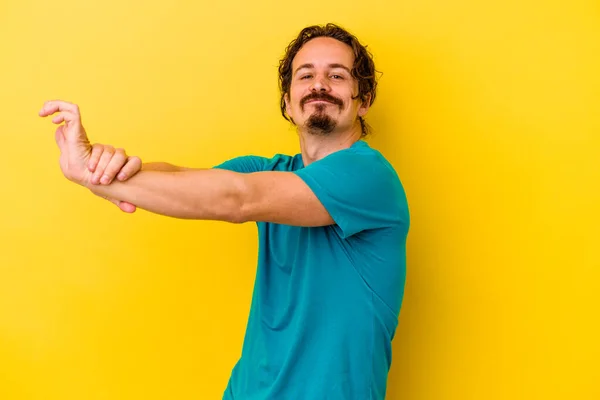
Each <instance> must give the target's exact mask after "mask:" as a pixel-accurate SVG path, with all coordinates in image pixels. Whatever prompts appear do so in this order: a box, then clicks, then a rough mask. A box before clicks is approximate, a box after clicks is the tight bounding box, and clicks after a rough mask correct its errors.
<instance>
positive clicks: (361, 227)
mask: <svg viewBox="0 0 600 400" xmlns="http://www.w3.org/2000/svg"><path fill="white" fill-rule="evenodd" d="M295 173H296V174H297V175H298V176H299V177H300V178H301V179H302V180H303V181H304V182H305V183H306V184H307V185H308V186H309V187H310V188H311V190H312V191H313V193H314V194H315V195H316V196H317V198H318V199H319V201H320V202H321V204H323V206H324V207H325V208H326V209H327V211H328V212H329V214H330V215H331V217H332V218H333V220H334V222H335V223H336V225H338V226H339V228H340V229H341V231H342V237H344V238H347V237H350V236H352V235H354V234H356V233H359V232H361V231H365V230H369V229H378V228H385V227H393V226H397V227H401V226H402V225H406V229H408V205H407V201H406V196H405V193H404V189H403V187H402V184H401V182H400V180H399V179H398V176H397V174H396V172H395V171H394V169H393V168H392V166H391V165H390V164H389V163H387V161H386V160H385V159H383V158H381V157H380V156H378V155H376V154H375V153H356V152H353V151H352V150H341V151H338V152H335V153H333V154H330V155H329V156H327V157H325V158H323V159H321V160H318V161H315V162H313V163H311V164H309V165H308V166H307V167H305V168H302V169H299V170H297V171H295Z"/></svg>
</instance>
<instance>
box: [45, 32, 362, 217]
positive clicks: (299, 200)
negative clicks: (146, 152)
mask: <svg viewBox="0 0 600 400" xmlns="http://www.w3.org/2000/svg"><path fill="white" fill-rule="evenodd" d="M353 61H354V55H353V52H352V49H351V48H350V47H349V46H347V45H346V44H344V43H341V42H339V41H337V40H335V39H331V38H316V39H313V40H311V41H309V42H308V43H306V44H305V45H304V46H303V47H302V49H301V50H300V51H299V52H298V54H297V55H296V57H295V58H294V61H293V65H292V68H293V74H294V75H293V79H292V83H291V87H290V93H288V94H287V95H286V97H285V101H286V108H287V113H288V115H290V116H291V117H292V119H293V120H294V121H295V123H296V125H297V129H298V135H299V139H300V148H301V153H302V158H303V161H304V164H305V165H308V164H310V163H311V162H314V161H316V160H319V159H321V158H323V157H325V156H327V155H328V154H331V153H333V152H335V151H338V150H342V149H344V148H348V147H350V146H351V145H352V144H353V143H354V142H356V141H357V140H359V139H360V137H361V127H360V123H359V121H358V117H359V116H361V117H364V116H365V115H366V113H367V111H368V108H369V106H368V104H369V101H368V100H369V99H367V101H365V102H364V103H361V102H360V101H359V100H358V99H353V97H355V96H356V95H357V93H358V83H357V81H356V80H355V79H354V78H353V77H352V76H351V75H350V72H349V71H350V70H351V68H352V64H353ZM310 96H317V97H321V96H325V97H327V98H328V99H331V100H332V101H323V100H319V101H316V100H315V101H309V102H305V100H306V98H307V97H310ZM315 114H321V115H324V114H325V115H326V116H328V117H329V119H330V120H331V121H334V123H335V128H334V129H333V130H331V132H328V133H326V134H324V133H323V132H319V131H318V130H315V129H311V128H310V127H309V124H308V121H309V120H310V117H311V115H315ZM39 115H40V116H41V117H49V116H53V118H52V122H53V123H55V124H59V126H58V128H57V129H56V133H55V139H56V143H57V145H58V147H59V149H60V153H61V154H60V160H59V164H60V168H61V171H62V172H63V175H64V176H65V177H66V178H67V179H68V180H70V181H72V182H74V183H76V184H79V185H81V186H83V187H85V188H87V189H89V190H90V191H91V192H92V193H94V194H96V195H97V196H100V197H103V198H105V199H107V200H109V201H111V202H113V203H114V204H116V205H117V206H118V207H119V208H120V209H121V210H122V211H124V212H134V211H135V210H136V208H138V207H140V208H142V209H145V210H147V211H150V212H154V213H157V214H162V215H167V216H171V217H175V218H186V219H206V220H220V221H226V222H232V223H242V222H247V221H264V222H273V223H280V224H288V225H296V226H324V225H330V224H333V223H334V221H333V220H332V219H331V216H330V215H329V213H328V212H327V211H326V209H325V208H324V207H323V205H322V204H321V203H320V201H319V200H318V199H317V198H316V196H315V195H314V193H312V191H311V190H310V188H309V187H308V186H307V185H306V184H305V183H304V182H303V181H302V180H301V179H300V178H299V177H298V176H296V175H295V174H293V173H292V172H279V171H264V172H257V173H252V174H240V173H236V172H233V171H225V170H217V169H197V168H185V167H179V166H174V165H171V164H168V163H162V162H160V163H146V164H142V162H141V160H140V159H139V157H130V156H128V155H127V153H126V152H125V151H124V150H123V149H115V148H114V147H112V146H109V145H102V144H94V145H91V143H90V141H89V139H88V135H87V132H86V130H85V128H84V127H83V124H82V118H81V112H80V110H79V107H78V106H77V105H75V104H72V103H69V102H66V101H62V100H52V101H47V102H45V103H44V105H43V106H42V109H41V110H40V112H39ZM63 123H64V124H63ZM61 124H62V125H61Z"/></svg>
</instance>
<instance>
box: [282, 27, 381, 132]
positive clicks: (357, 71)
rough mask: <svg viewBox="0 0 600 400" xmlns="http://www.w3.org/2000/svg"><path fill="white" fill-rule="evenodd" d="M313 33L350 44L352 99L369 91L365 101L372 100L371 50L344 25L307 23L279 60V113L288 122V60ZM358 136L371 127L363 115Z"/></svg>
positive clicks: (374, 85) (314, 35)
mask: <svg viewBox="0 0 600 400" xmlns="http://www.w3.org/2000/svg"><path fill="white" fill-rule="evenodd" d="M317 37H330V38H333V39H337V40H339V41H340V42H342V43H345V44H347V45H348V46H350V47H351V48H352V50H353V52H354V65H353V66H352V71H351V72H352V76H353V77H354V78H355V79H356V80H357V81H358V95H357V96H356V97H353V99H358V98H360V100H361V101H362V102H365V101H367V98H368V97H369V95H370V100H369V105H372V104H373V102H374V101H375V95H376V89H377V80H376V77H375V73H376V72H377V70H376V69H375V63H374V62H373V56H372V54H371V53H370V52H369V51H368V50H367V47H366V46H363V45H362V44H360V42H359V40H358V39H357V38H356V36H354V35H352V34H351V33H350V32H348V31H347V30H345V29H344V28H342V27H340V26H338V25H336V24H333V23H328V24H326V25H313V26H308V27H306V28H304V29H302V31H300V33H299V34H298V37H296V38H295V39H294V40H292V42H291V43H290V44H289V45H288V47H287V48H286V50H285V55H284V57H283V59H281V60H280V61H279V90H280V92H281V99H280V105H281V115H282V116H283V118H285V119H286V120H288V121H290V122H292V123H293V122H294V121H292V119H291V118H290V117H289V116H288V115H287V113H286V106H285V96H286V95H287V94H288V93H289V91H290V86H291V84H292V62H293V61H294V57H295V56H296V54H297V53H298V51H300V49H301V48H302V46H304V45H305V44H306V43H307V42H308V41H309V40H311V39H314V38H317ZM359 120H360V126H361V129H362V136H363V137H364V136H367V135H368V134H369V132H370V131H371V127H370V126H369V125H368V124H367V123H366V122H365V120H364V118H362V117H359Z"/></svg>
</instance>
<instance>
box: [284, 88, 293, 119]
mask: <svg viewBox="0 0 600 400" xmlns="http://www.w3.org/2000/svg"><path fill="white" fill-rule="evenodd" d="M283 100H284V101H285V112H286V113H287V115H288V117H290V119H291V118H292V106H291V105H290V92H287V93H286V94H285V95H284V96H283Z"/></svg>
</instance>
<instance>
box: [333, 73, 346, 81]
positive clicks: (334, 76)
mask: <svg viewBox="0 0 600 400" xmlns="http://www.w3.org/2000/svg"><path fill="white" fill-rule="evenodd" d="M331 78H333V79H335V80H341V79H344V77H343V76H342V75H337V74H333V75H331Z"/></svg>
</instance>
